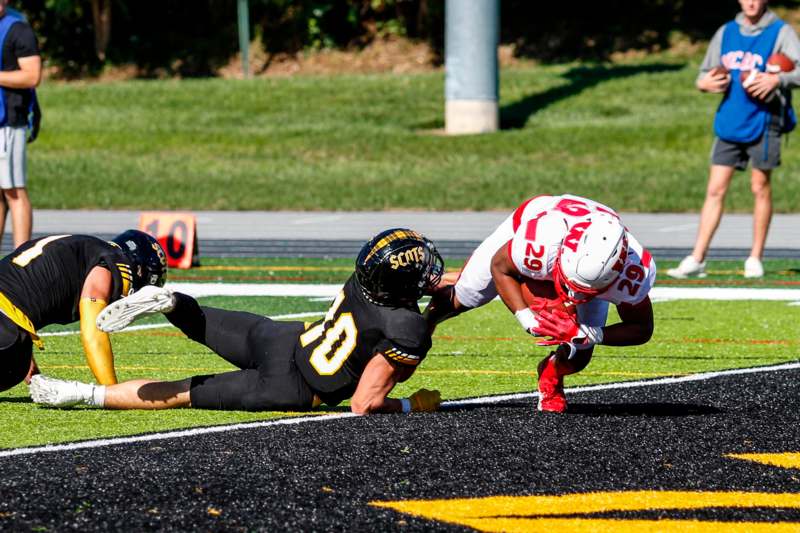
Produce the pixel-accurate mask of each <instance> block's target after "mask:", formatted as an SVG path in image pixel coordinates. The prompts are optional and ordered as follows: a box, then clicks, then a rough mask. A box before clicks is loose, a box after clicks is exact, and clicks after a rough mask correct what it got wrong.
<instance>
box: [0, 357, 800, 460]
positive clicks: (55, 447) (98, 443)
mask: <svg viewBox="0 0 800 533" xmlns="http://www.w3.org/2000/svg"><path fill="white" fill-rule="evenodd" d="M795 369H800V363H784V364H779V365H771V366H759V367H753V368H736V369H732V370H720V371H716V372H703V373H700V374H692V375H689V376H680V377H673V378H660V379H651V380H642V381H623V382H620V383H603V384H600V385H587V386H583V387H573V388H567V389H566V392H567V393H568V394H570V395H572V394H575V393H581V392H591V391H599V390H612V389H630V388H634V387H650V386H655V385H671V384H674V383H687V382H692V381H705V380H708V379H714V378H718V377H724V376H737V375H745V374H758V373H761V372H777V371H782V370H795ZM538 395H539V393H538V392H526V393H517V394H501V395H499V396H485V397H482V398H467V399H464V400H451V401H446V402H442V406H443V407H444V408H445V410H450V409H454V408H455V409H457V408H458V407H460V406H467V405H469V406H475V405H486V406H490V405H493V404H497V403H501V402H506V401H510V400H520V399H527V398H535V397H537V396H538ZM355 416H358V415H355V414H353V413H333V414H329V415H307V416H303V417H299V418H283V419H279V420H265V421H263V422H246V423H241V424H229V425H221V426H209V427H201V428H192V429H184V430H178V431H165V432H161V433H150V434H146V435H134V436H130V437H111V438H106V439H97V440H87V441H82V442H70V443H65V444H49V445H46V446H35V447H29V448H12V449H10V450H4V451H0V459H2V458H4V457H15V456H20V455H36V454H41V453H51V452H62V451H74V450H84V449H91V448H102V447H105V446H115V445H118V444H134V443H139V442H150V441H157V440H164V439H174V438H183V437H192V436H196V435H206V434H210V433H224V432H226V431H237V430H240V429H255V428H263V427H270V426H283V425H294V424H302V423H306V422H324V421H327V420H341V419H343V418H352V417H355Z"/></svg>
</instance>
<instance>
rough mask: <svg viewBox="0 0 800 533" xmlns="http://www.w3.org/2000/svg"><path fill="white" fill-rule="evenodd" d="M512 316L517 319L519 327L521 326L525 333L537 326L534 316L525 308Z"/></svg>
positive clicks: (537, 322)
mask: <svg viewBox="0 0 800 533" xmlns="http://www.w3.org/2000/svg"><path fill="white" fill-rule="evenodd" d="M514 316H515V317H517V321H518V322H519V325H520V326H522V328H523V329H524V330H525V331H531V330H532V329H533V328H535V327H538V326H539V321H538V320H537V319H536V315H535V314H534V313H533V311H531V310H530V309H529V308H527V307H526V308H525V309H520V310H519V311H517V312H516V313H514Z"/></svg>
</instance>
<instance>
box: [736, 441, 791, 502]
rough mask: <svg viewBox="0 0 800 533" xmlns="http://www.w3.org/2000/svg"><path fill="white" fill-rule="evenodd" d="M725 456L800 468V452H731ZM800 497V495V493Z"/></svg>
mask: <svg viewBox="0 0 800 533" xmlns="http://www.w3.org/2000/svg"><path fill="white" fill-rule="evenodd" d="M725 457H729V458H731V459H742V460H744V461H753V462H756V463H762V464H765V465H770V466H779V467H781V468H798V469H800V452H789V453H729V454H726V455H725ZM798 499H800V495H798Z"/></svg>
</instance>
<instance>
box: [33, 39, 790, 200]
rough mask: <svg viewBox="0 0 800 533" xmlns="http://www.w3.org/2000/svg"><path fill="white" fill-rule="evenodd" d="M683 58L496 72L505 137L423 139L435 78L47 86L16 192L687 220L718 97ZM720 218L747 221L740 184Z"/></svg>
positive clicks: (782, 178) (785, 180) (436, 118)
mask: <svg viewBox="0 0 800 533" xmlns="http://www.w3.org/2000/svg"><path fill="white" fill-rule="evenodd" d="M696 61H697V60H696ZM696 61H695V62H694V63H692V62H687V61H686V60H685V59H681V58H676V57H672V56H669V55H653V56H651V57H649V58H648V59H647V60H644V61H640V62H627V63H624V64H608V65H596V66H581V65H576V64H565V65H553V66H541V67H535V68H517V69H510V70H503V71H502V73H501V75H500V85H501V87H500V95H501V96H500V98H501V100H500V107H501V117H502V122H503V124H504V128H505V129H503V130H502V131H500V132H498V133H495V134H491V135H478V136H462V137H445V136H442V135H437V134H432V133H431V132H432V131H435V130H437V129H440V128H442V126H443V117H444V101H443V93H444V89H443V87H444V76H443V74H442V73H441V72H436V73H429V74H415V75H361V76H356V75H350V76H330V77H322V76H316V77H311V76H306V77H302V76H298V77H291V78H262V79H254V80H221V79H210V80H209V79H207V80H182V81H181V80H151V81H127V82H115V83H88V84H87V83H46V84H44V85H43V87H42V88H41V90H40V99H41V101H42V107H43V109H44V113H45V118H44V122H43V126H42V134H41V136H40V139H39V140H37V142H36V143H35V144H33V145H31V147H30V156H29V165H30V175H31V180H30V191H31V195H32V199H33V203H34V205H35V206H36V207H38V208H117V209H121V208H132V209H139V208H144V207H147V208H185V209H193V210H198V209H257V210H258V209H272V210H275V209H308V210H319V209H332V210H371V209H399V208H417V209H434V210H450V209H477V210H486V209H502V210H508V209H511V208H513V207H514V206H516V205H518V203H519V201H520V200H521V199H523V198H528V197H530V196H531V195H532V194H539V193H546V192H550V193H552V192H558V193H560V192H572V193H575V194H580V195H582V196H587V197H589V198H593V199H596V200H598V201H601V202H603V203H606V204H608V205H610V206H612V207H614V208H616V209H617V210H620V211H636V210H638V211H687V210H688V211H697V210H699V208H700V206H701V204H702V200H703V196H704V193H705V187H706V179H707V173H708V153H709V150H710V145H711V139H712V133H711V120H712V114H713V111H714V109H715V107H716V106H717V104H718V102H719V96H716V95H703V94H700V93H699V92H698V91H697V90H695V89H694V78H695V76H696V68H697V65H696ZM798 175H800V151H798V149H797V148H796V147H795V146H794V144H793V143H790V144H789V145H788V146H786V147H785V151H784V156H783V166H782V167H781V169H780V170H779V171H777V172H776V175H775V180H774V187H775V194H774V198H775V207H776V210H777V211H779V212H780V211H783V212H787V211H788V212H791V211H793V210H796V209H797V205H796V202H795V199H796V198H797V197H798V196H799V195H800V180H798V179H797V176H798ZM664 191H673V192H674V194H664ZM728 207H729V208H730V209H731V210H739V211H749V210H751V209H752V196H751V194H750V190H749V180H747V179H743V178H740V179H737V180H735V183H734V184H733V186H732V187H731V191H730V196H729V199H728Z"/></svg>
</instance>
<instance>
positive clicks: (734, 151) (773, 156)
mask: <svg viewBox="0 0 800 533" xmlns="http://www.w3.org/2000/svg"><path fill="white" fill-rule="evenodd" d="M748 161H749V162H750V163H751V164H752V165H753V168H758V169H761V170H770V169H773V168H775V167H778V166H780V164H781V134H780V130H778V128H777V127H771V128H770V129H769V130H768V133H767V135H762V136H761V137H759V138H758V139H756V140H755V141H753V142H751V143H736V142H730V141H725V140H723V139H720V138H719V137H715V138H714V144H713V145H712V146H711V164H712V165H723V166H726V167H735V168H736V169H737V170H744V169H745V168H747V162H748Z"/></svg>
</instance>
